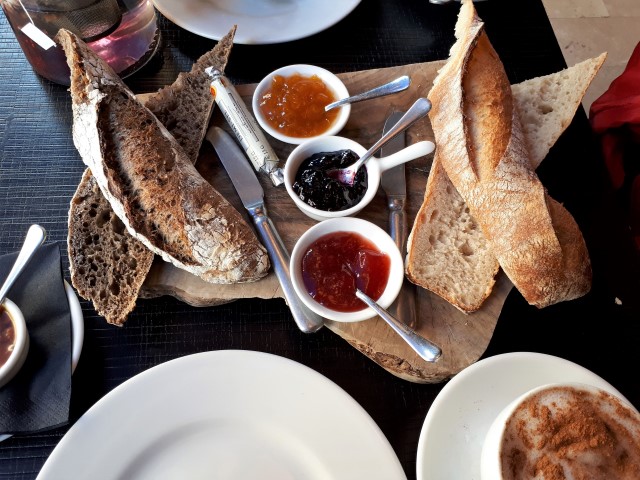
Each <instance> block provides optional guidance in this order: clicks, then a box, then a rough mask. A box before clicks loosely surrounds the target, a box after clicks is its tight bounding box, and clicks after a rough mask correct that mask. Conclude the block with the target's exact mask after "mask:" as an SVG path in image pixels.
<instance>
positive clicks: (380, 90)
mask: <svg viewBox="0 0 640 480" xmlns="http://www.w3.org/2000/svg"><path fill="white" fill-rule="evenodd" d="M410 84H411V79H410V78H409V77H408V76H407V75H403V76H402V77H399V78H396V79H395V80H393V81H391V82H389V83H385V84H384V85H380V86H379V87H376V88H372V89H371V90H368V91H366V92H363V93H360V94H358V95H353V96H351V97H347V98H343V99H342V100H338V101H337V102H333V103H330V104H329V105H327V106H325V107H324V111H325V112H328V111H329V110H331V109H332V108H335V107H339V106H341V105H345V104H347V103H355V102H360V101H362V100H367V99H369V98H376V97H382V96H384V95H389V94H390V93H396V92H401V91H403V90H406V89H407V88H409V85H410Z"/></svg>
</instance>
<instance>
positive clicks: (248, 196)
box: [206, 126, 324, 333]
mask: <svg viewBox="0 0 640 480" xmlns="http://www.w3.org/2000/svg"><path fill="white" fill-rule="evenodd" d="M206 138H207V140H209V142H211V144H212V145H213V148H214V149H215V150H216V153H217V154H218V157H219V158H220V161H221V162H222V165H223V166H224V168H225V170H226V171H227V174H228V175H229V178H230V179H231V182H232V183H233V187H234V188H235V189H236V192H238V195H239V196H240V200H241V201H242V205H244V208H246V209H247V211H248V212H249V215H250V216H251V219H252V220H253V223H254V225H255V227H256V230H257V232H258V236H259V237H260V239H261V240H262V243H263V244H264V246H265V248H266V249H267V253H268V254H269V258H270V259H271V264H272V265H273V270H274V272H275V274H276V277H277V278H278V281H279V282H280V286H281V287H282V292H283V293H284V297H285V300H286V301H287V304H288V305H289V308H290V309H291V314H292V315H293V319H294V320H295V322H296V324H297V325H298V328H300V330H302V331H303V332H305V333H313V332H317V331H318V330H319V329H320V328H321V327H322V326H323V325H324V319H323V318H322V317H321V316H319V315H317V314H316V313H314V312H312V311H311V310H309V309H308V308H307V307H306V306H305V305H304V304H303V303H302V302H301V301H300V299H299V298H298V296H297V294H296V292H295V290H294V289H293V284H292V283H291V275H290V272H289V259H290V256H289V252H288V251H287V249H286V247H285V246H284V243H283V242H282V238H280V235H279V234H278V231H277V230H276V228H275V226H274V224H273V222H272V221H271V219H270V218H269V216H268V215H267V209H266V207H265V204H264V190H263V189H262V185H260V182H259V181H258V178H257V177H256V174H255V172H254V171H253V168H252V166H251V164H250V163H249V159H248V158H247V157H246V156H245V154H244V153H243V152H242V150H240V147H238V145H237V144H236V142H235V141H234V140H233V138H232V137H231V135H229V134H228V133H227V132H225V131H224V130H222V129H221V128H220V127H216V126H212V127H211V128H210V129H209V130H208V131H207V135H206Z"/></svg>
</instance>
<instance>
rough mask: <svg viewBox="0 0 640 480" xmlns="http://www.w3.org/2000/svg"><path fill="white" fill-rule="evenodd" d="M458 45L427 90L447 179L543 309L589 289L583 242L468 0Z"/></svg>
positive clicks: (504, 263) (534, 302)
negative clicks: (536, 160) (550, 190)
mask: <svg viewBox="0 0 640 480" xmlns="http://www.w3.org/2000/svg"><path fill="white" fill-rule="evenodd" d="M455 33H456V37H457V41H456V43H455V44H454V46H453V47H452V49H451V54H450V58H449V60H448V62H447V63H446V64H445V66H444V67H443V68H442V69H441V70H440V72H439V74H438V76H437V77H436V79H435V81H434V86H433V88H432V90H431V92H430V93H429V97H430V100H431V102H432V104H433V106H434V107H433V109H432V110H431V112H430V117H431V122H432V126H433V130H434V134H435V137H436V143H437V145H438V150H437V151H436V156H435V159H434V161H439V162H442V166H443V167H444V170H445V171H446V174H447V176H448V177H449V179H450V180H451V182H452V184H453V185H454V186H455V188H456V190H457V191H458V192H459V193H460V195H461V197H462V198H463V199H464V201H465V203H466V204H467V206H468V208H469V211H470V213H471V215H472V217H473V218H474V219H475V220H476V222H477V224H478V226H479V227H480V229H481V230H482V233H483V235H484V236H485V238H486V239H487V240H488V242H489V244H490V248H491V250H492V252H493V253H494V254H495V256H496V258H497V259H498V262H499V263H500V266H501V267H502V269H503V270H504V271H505V273H506V274H507V276H508V277H509V279H510V280H511V281H512V282H513V284H514V285H515V286H516V288H517V289H518V290H519V291H520V293H521V294H522V295H523V296H524V298H525V299H526V300H527V301H528V302H529V303H530V304H532V305H536V306H537V307H539V308H542V307H545V306H547V305H551V304H553V303H557V302H560V301H565V300H571V299H573V298H577V297H579V296H582V295H584V294H585V293H587V292H588V291H589V290H590V288H591V264H590V261H589V255H588V251H587V249H586V244H585V242H584V239H583V238H582V235H581V232H580V230H579V228H578V226H577V225H576V224H575V221H574V220H573V218H572V217H571V215H570V214H569V213H568V212H566V210H564V208H563V207H562V206H560V205H559V204H557V203H554V201H553V200H552V199H551V198H549V197H548V195H547V193H546V190H545V188H544V187H543V185H542V184H541V182H540V180H539V179H538V178H537V176H536V175H535V173H534V170H533V168H532V165H531V160H530V158H529V152H528V148H527V145H526V143H525V139H524V132H523V129H522V126H521V124H520V120H519V118H518V112H517V109H516V107H515V105H514V100H513V97H512V94H511V88H510V85H509V83H508V79H507V76H506V74H505V72H504V67H503V65H502V62H501V61H500V59H499V57H498V55H497V53H496V52H495V50H494V49H493V46H492V45H491V43H490V41H489V39H488V37H487V35H486V33H485V32H484V24H483V23H482V21H481V20H480V19H479V17H478V16H477V14H476V12H475V8H474V6H473V3H472V2H471V1H470V0H463V3H462V7H461V11H460V15H459V17H458V22H457V23H456V32H455Z"/></svg>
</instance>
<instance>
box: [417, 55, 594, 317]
mask: <svg viewBox="0 0 640 480" xmlns="http://www.w3.org/2000/svg"><path fill="white" fill-rule="evenodd" d="M605 58H606V53H602V54H601V55H599V56H597V57H593V58H590V59H587V60H584V61H582V62H580V63H577V64H575V65H573V66H572V67H569V68H566V69H564V70H561V71H559V72H556V73H552V74H549V75H544V76H541V77H536V78H532V79H530V80H526V81H524V82H521V83H519V84H516V85H512V86H511V92H512V95H513V99H514V103H515V108H516V110H517V112H518V117H519V119H520V123H521V125H522V128H523V131H524V137H525V143H526V145H527V149H528V151H529V154H530V160H531V166H532V168H533V169H536V168H537V167H538V166H539V165H540V163H541V162H542V160H544V158H545V157H546V156H547V154H548V153H549V150H550V149H551V147H552V146H553V145H554V144H555V142H556V141H557V140H558V138H559V137H560V135H561V134H562V133H563V132H564V131H565V129H566V128H567V127H568V126H569V124H570V123H571V121H572V119H573V117H574V115H575V113H576V111H577V109H578V107H579V106H580V105H581V102H582V98H583V97H584V94H585V92H586V91H587V88H589V85H590V84H591V82H592V80H593V78H594V77H595V76H596V74H597V73H598V71H599V69H600V67H601V66H602V64H603V62H604V60H605ZM499 267H500V264H499V263H498V260H497V258H496V257H495V255H494V254H493V252H492V251H491V249H490V246H489V242H487V240H486V239H485V237H484V234H483V233H482V230H481V229H480V227H479V226H478V224H477V223H476V221H475V219H474V218H473V217H472V216H471V214H470V212H469V209H468V207H467V205H466V203H465V202H464V200H463V198H462V197H461V196H460V194H459V193H458V191H457V190H456V189H455V187H454V186H453V184H452V183H451V180H449V177H448V176H447V174H446V172H445V171H444V169H443V167H442V165H441V164H440V162H439V161H438V159H437V158H436V159H434V161H433V165H432V167H431V171H430V173H429V178H428V180H427V186H426V190H425V196H424V200H423V203H422V205H421V206H420V210H419V211H418V214H417V215H416V218H415V221H414V223H413V226H412V229H411V232H410V235H409V238H408V242H407V258H406V273H407V278H408V279H409V280H410V281H411V282H413V283H415V284H417V285H419V286H421V287H423V288H426V289H428V290H430V291H432V292H433V293H436V294H437V295H440V296H441V297H442V298H444V299H445V300H447V301H448V302H450V303H451V304H452V305H454V306H455V307H457V308H458V309H460V310H461V311H463V312H465V313H470V312H474V311H476V310H478V309H479V308H480V307H481V306H482V304H483V303H484V301H485V300H486V299H487V297H488V296H489V295H490V293H491V291H492V290H493V286H494V284H495V276H496V274H497V272H498V270H499Z"/></svg>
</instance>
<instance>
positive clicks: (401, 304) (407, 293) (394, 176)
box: [380, 112, 416, 328]
mask: <svg viewBox="0 0 640 480" xmlns="http://www.w3.org/2000/svg"><path fill="white" fill-rule="evenodd" d="M403 114H404V113H403V112H394V113H392V114H391V115H390V116H389V117H388V118H387V120H386V122H385V124H384V129H383V133H386V132H388V131H389V130H390V129H391V127H393V126H394V125H395V124H396V123H398V120H400V118H402V115H403ZM405 145H406V139H405V133H404V132H403V133H401V134H399V135H397V136H396V137H395V138H392V139H391V140H390V141H389V142H387V144H386V145H385V146H384V147H382V148H381V149H380V155H381V156H382V157H386V156H388V155H391V154H393V153H396V152H397V151H399V150H402V149H403V148H404V147H405ZM380 185H381V186H382V190H383V191H384V193H385V194H386V196H387V207H388V209H389V234H390V235H391V238H393V239H394V240H395V242H396V245H397V246H398V248H399V249H400V253H401V254H402V258H404V257H405V255H406V251H405V250H406V246H405V243H406V241H407V228H408V227H407V214H406V211H405V204H406V200H407V180H406V176H405V165H404V163H403V164H401V165H398V166H396V167H393V168H391V169H389V170H386V171H385V172H384V173H383V174H382V179H381V181H380ZM388 310H389V312H390V313H391V314H392V315H394V316H395V317H396V318H398V319H399V320H400V321H401V322H403V323H404V324H405V325H408V326H409V327H411V328H415V326H416V302H415V287H414V286H413V285H412V284H411V283H410V282H408V281H407V280H406V279H405V281H404V282H403V284H402V289H401V290H400V294H399V295H398V297H397V298H396V301H395V302H393V304H391V306H390V307H389V308H388Z"/></svg>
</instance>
